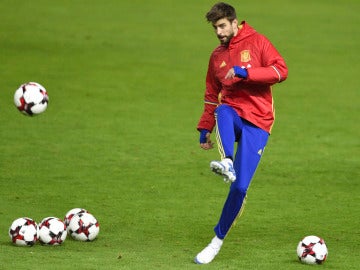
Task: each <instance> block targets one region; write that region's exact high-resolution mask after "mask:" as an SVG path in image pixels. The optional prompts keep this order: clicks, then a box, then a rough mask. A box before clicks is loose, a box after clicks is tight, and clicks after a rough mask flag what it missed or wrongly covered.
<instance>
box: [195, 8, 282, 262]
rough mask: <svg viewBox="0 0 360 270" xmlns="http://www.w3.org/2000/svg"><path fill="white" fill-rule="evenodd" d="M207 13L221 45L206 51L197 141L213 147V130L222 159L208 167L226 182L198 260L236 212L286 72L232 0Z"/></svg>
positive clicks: (210, 252) (213, 249)
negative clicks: (274, 89) (227, 186)
mask: <svg viewBox="0 0 360 270" xmlns="http://www.w3.org/2000/svg"><path fill="white" fill-rule="evenodd" d="M206 19H207V21H208V22H209V23H211V24H212V26H213V28H214V32H215V34H216V36H217V38H218V39H219V41H220V45H219V46H218V47H217V48H215V50H214V51H213V52H212V54H211V56H210V61H209V65H208V71H207V75H206V90H205V105H204V111H203V113H202V115H201V118H200V120H199V123H198V126H197V129H198V130H199V131H200V147H201V148H203V149H205V150H208V149H211V148H213V143H212V142H211V139H210V134H211V132H212V131H213V129H214V130H215V134H216V141H217V145H218V150H219V153H220V156H221V159H220V161H212V162H211V163H210V168H211V170H212V171H213V172H214V173H216V174H218V175H220V176H221V177H222V178H223V179H224V180H225V182H230V183H231V185H230V190H229V193H228V196H227V199H226V201H225V204H224V206H223V210H222V213H221V215H220V219H219V221H218V223H217V225H216V226H215V228H214V231H215V237H214V238H213V239H212V240H211V242H210V244H209V245H208V246H207V247H205V248H204V249H203V250H202V251H201V252H200V253H198V254H197V256H196V257H195V262H196V263H198V264H207V263H210V262H211V261H212V260H213V259H214V258H215V256H216V255H217V254H218V252H219V251H220V248H221V246H222V244H223V240H224V238H225V237H226V235H227V234H228V232H229V230H230V228H231V226H232V225H233V224H234V221H235V220H236V218H237V217H238V216H240V214H241V210H242V209H243V206H244V203H245V198H246V193H247V190H248V187H249V185H250V182H251V179H252V177H253V175H254V173H255V170H256V168H257V166H258V164H259V161H260V158H261V156H262V154H263V152H264V149H265V145H266V143H267V140H268V137H269V134H270V131H271V127H272V125H273V122H274V106H273V98H272V94H271V87H272V85H273V84H275V83H279V82H282V81H284V80H285V79H286V78H287V74H288V70H287V66H286V64H285V61H284V59H283V58H282V56H281V55H280V54H279V52H278V51H277V50H276V48H275V47H274V46H273V45H272V43H271V42H270V41H269V40H268V39H267V38H266V37H265V36H263V35H261V34H259V33H257V32H256V31H255V29H254V28H252V27H251V26H250V25H249V24H247V23H246V22H245V21H243V22H241V23H240V24H239V22H238V20H237V17H236V11H235V9H234V8H233V7H232V6H231V5H229V4H226V3H222V2H221V3H217V4H215V5H214V6H213V7H212V8H211V9H210V11H209V12H208V13H207V14H206ZM235 143H236V144H237V147H236V149H234V145H235ZM234 151H236V152H235V153H234Z"/></svg>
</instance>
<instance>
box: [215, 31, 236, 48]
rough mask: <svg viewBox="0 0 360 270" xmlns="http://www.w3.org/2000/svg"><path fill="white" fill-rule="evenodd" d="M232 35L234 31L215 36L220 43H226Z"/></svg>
mask: <svg viewBox="0 0 360 270" xmlns="http://www.w3.org/2000/svg"><path fill="white" fill-rule="evenodd" d="M233 37H234V32H232V33H230V34H229V35H227V36H217V38H218V39H219V41H220V44H221V45H228V44H229V42H230V40H231V39H232V38H233Z"/></svg>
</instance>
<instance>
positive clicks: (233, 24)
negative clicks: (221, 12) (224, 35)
mask: <svg viewBox="0 0 360 270" xmlns="http://www.w3.org/2000/svg"><path fill="white" fill-rule="evenodd" d="M238 24H239V22H238V20H237V19H234V20H233V21H232V22H231V25H232V27H234V28H237V27H238Z"/></svg>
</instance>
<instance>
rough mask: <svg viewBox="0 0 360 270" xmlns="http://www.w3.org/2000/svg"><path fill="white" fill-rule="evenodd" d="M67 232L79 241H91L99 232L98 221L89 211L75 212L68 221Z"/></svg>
mask: <svg viewBox="0 0 360 270" xmlns="http://www.w3.org/2000/svg"><path fill="white" fill-rule="evenodd" d="M68 228H69V230H68V232H69V234H70V235H71V237H72V238H74V239H75V240H79V241H92V240H94V239H95V238H96V237H97V235H98V234H99V229H100V228H99V222H98V221H97V219H96V218H95V217H94V216H93V215H92V214H90V213H78V214H75V215H74V216H73V217H72V218H71V220H70V223H69V227H68Z"/></svg>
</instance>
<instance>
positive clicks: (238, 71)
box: [225, 66, 248, 79]
mask: <svg viewBox="0 0 360 270" xmlns="http://www.w3.org/2000/svg"><path fill="white" fill-rule="evenodd" d="M234 77H238V78H242V79H246V78H247V77H248V72H247V70H246V68H242V67H239V66H234V67H232V68H231V69H229V71H228V72H227V73H226V75H225V79H232V78H234Z"/></svg>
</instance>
